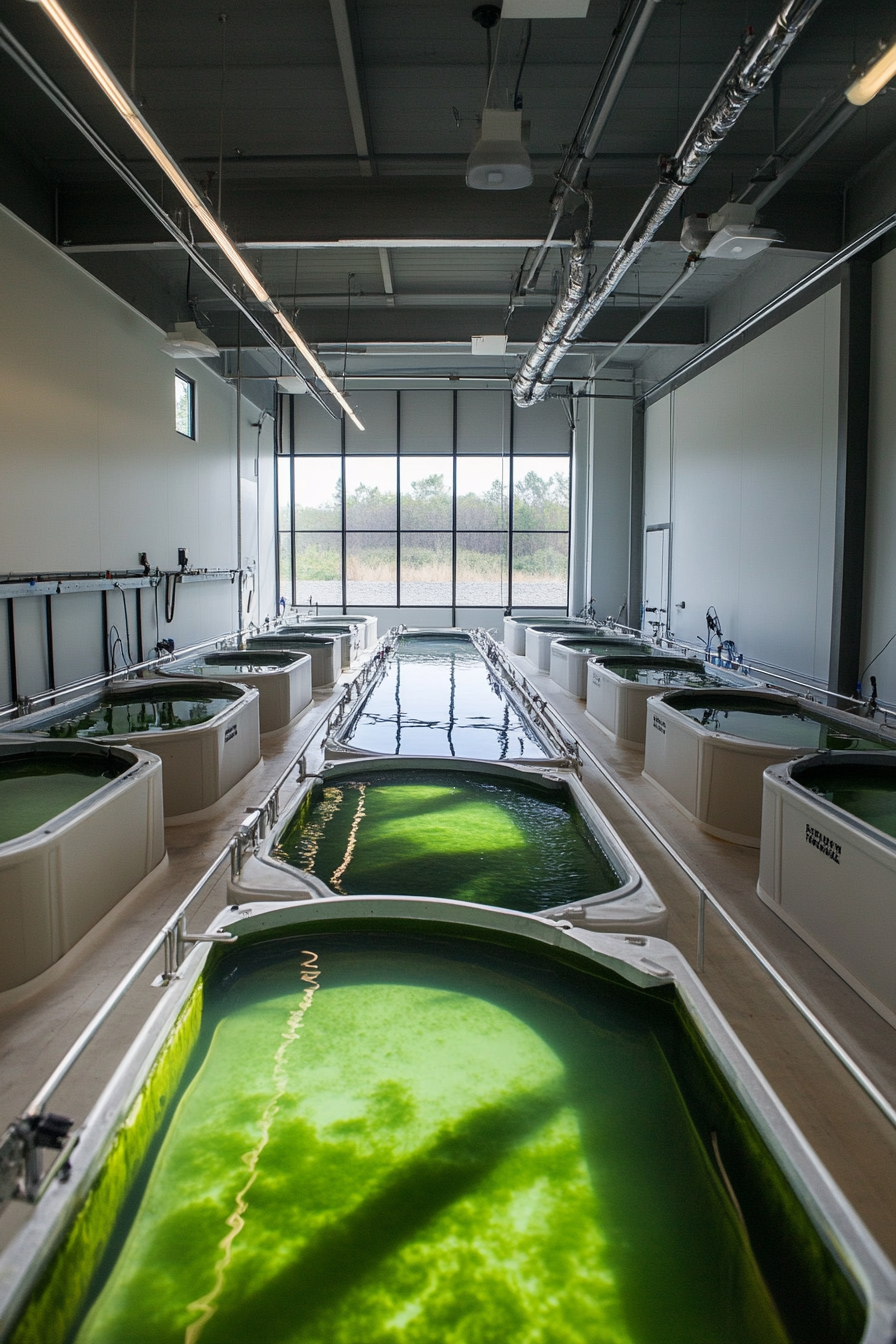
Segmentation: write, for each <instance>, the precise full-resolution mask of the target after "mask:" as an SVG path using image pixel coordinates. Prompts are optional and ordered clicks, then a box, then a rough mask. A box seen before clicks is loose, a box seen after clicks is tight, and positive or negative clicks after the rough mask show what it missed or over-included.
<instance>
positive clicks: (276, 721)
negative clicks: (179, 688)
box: [160, 649, 312, 733]
mask: <svg viewBox="0 0 896 1344" xmlns="http://www.w3.org/2000/svg"><path fill="white" fill-rule="evenodd" d="M160 675H161V676H166V677H169V676H170V677H185V676H191V677H216V678H217V679H218V680H219V681H220V680H222V679H223V680H226V681H233V682H236V684H237V685H238V686H254V687H255V689H256V690H257V691H258V718H259V726H260V728H261V731H262V733H274V732H276V731H277V730H278V729H279V728H285V727H286V726H287V724H290V723H292V721H293V719H295V718H297V717H298V715H299V714H301V713H302V710H303V709H307V708H308V706H309V705H310V704H311V698H312V692H311V657H310V655H309V654H307V653H299V652H297V651H295V652H287V651H285V650H284V651H283V652H280V651H279V650H277V649H256V650H255V651H254V652H253V653H252V654H251V655H249V654H247V653H246V652H245V651H243V652H240V650H239V649H223V650H221V649H218V650H216V651H215V652H214V653H204V654H200V655H199V656H198V657H196V658H192V659H190V658H185V659H183V660H182V661H180V662H176V663H169V664H167V665H166V666H165V667H163V668H161V669H160Z"/></svg>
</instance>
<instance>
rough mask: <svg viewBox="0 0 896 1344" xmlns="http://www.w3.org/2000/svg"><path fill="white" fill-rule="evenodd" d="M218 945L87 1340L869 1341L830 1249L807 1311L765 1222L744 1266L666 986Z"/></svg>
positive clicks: (708, 1119) (547, 968)
mask: <svg viewBox="0 0 896 1344" xmlns="http://www.w3.org/2000/svg"><path fill="white" fill-rule="evenodd" d="M253 952H254V953H255V954H257V955H253ZM220 966H221V970H220V973H219V976H218V979H217V983H216V984H213V985H211V986H209V987H207V997H206V1008H205V1021H204V1025H203V1031H202V1035H201V1038H200V1041H199V1043H198V1045H197V1047H196V1049H195V1051H194V1057H193V1061H192V1067H191V1069H190V1072H189V1074H188V1076H187V1079H186V1081H185V1084H184V1086H183V1087H182V1089H181V1092H180V1095H179V1097H178V1099H177V1101H176V1105H175V1107H174V1109H173V1113H172V1114H171V1118H170V1121H169V1123H168V1127H167V1130H166V1132H165V1133H164V1135H163V1137H162V1140H161V1144H160V1145H159V1146H157V1149H156V1152H155V1154H154V1155H153V1160H152V1161H151V1163H150V1165H149V1170H148V1171H146V1172H145V1173H144V1175H143V1178H142V1180H141V1181H140V1182H139V1183H138V1185H137V1187H136V1188H135V1190H134V1191H133V1192H132V1197H131V1199H130V1201H129V1205H128V1207H127V1209H126V1210H125V1212H124V1213H123V1215H122V1218H121V1219H120V1223H119V1226H118V1228H117V1229H116V1233H115V1236H114V1237H113V1240H112V1243H111V1244H110V1247H109V1252H108V1254H107V1257H106V1260H105V1262H104V1264H103V1266H102V1267H101V1269H100V1271H99V1273H98V1275H97V1276H96V1281H95V1283H94V1285H93V1289H92V1293H91V1298H90V1301H89V1303H88V1307H87V1310H86V1313H85V1314H83V1315H82V1317H81V1319H80V1321H78V1322H77V1323H76V1325H75V1328H74V1331H73V1333H72V1334H71V1335H70V1336H69V1338H70V1339H71V1340H75V1341H77V1344H123V1341H127V1344H200V1342H201V1344H250V1342H251V1344H435V1342H436V1341H438V1344H785V1341H788V1340H791V1339H797V1338H798V1339H800V1340H802V1339H803V1338H805V1339H806V1340H807V1341H808V1340H809V1339H811V1338H814V1339H815V1340H816V1341H820V1340H821V1339H824V1340H825V1344H845V1341H846V1340H847V1339H855V1340H858V1338H859V1334H860V1332H861V1323H860V1325H859V1330H858V1332H856V1333H853V1334H849V1335H848V1334H847V1333H845V1332H843V1331H841V1330H840V1329H836V1330H832V1329H831V1328H830V1327H831V1319H830V1317H831V1315H833V1308H832V1307H831V1306H830V1304H831V1303H834V1302H837V1294H838V1285H837V1282H836V1278H837V1273H838V1271H836V1270H834V1271H833V1273H832V1272H831V1267H830V1266H829V1265H827V1264H825V1265H823V1266H822V1268H820V1269H819V1270H818V1271H817V1274H818V1280H819V1281H818V1290H819V1291H818V1298H819V1307H818V1312H820V1313H821V1318H820V1319H818V1318H817V1316H818V1313H815V1317H813V1306H812V1302H811V1301H808V1302H807V1301H805V1300H803V1298H801V1297H800V1292H801V1291H802V1290H803V1289H804V1288H805V1281H804V1279H801V1278H800V1274H801V1270H802V1268H803V1266H802V1265H801V1264H800V1259H801V1256H800V1254H799V1253H797V1254H795V1255H794V1256H793V1257H792V1258H789V1259H788V1262H787V1263H786V1264H785V1265H781V1264H780V1263H779V1259H778V1255H779V1254H780V1252H781V1247H787V1244H788V1243H787V1236H786V1229H783V1228H782V1227H781V1226H780V1220H779V1222H778V1225H777V1230H778V1231H780V1232H782V1233H783V1240H782V1243H781V1246H777V1247H775V1248H774V1250H775V1252H776V1253H775V1254H768V1252H766V1253H765V1254H764V1256H763V1257H762V1258H761V1259H760V1261H759V1262H757V1256H756V1254H755V1252H754V1248H751V1242H750V1240H749V1239H748V1237H747V1235H746V1233H745V1231H744V1229H743V1227H742V1225H741V1222H740V1220H739V1218H738V1215H737V1212H736V1210H735V1207H734V1205H733V1202H732V1200H731V1198H730V1196H729V1194H728V1193H727V1191H726V1188H725V1185H724V1182H723V1180H722V1179H721V1177H720V1174H719V1170H718V1166H717V1163H716V1160H715V1158H714V1157H713V1156H712V1153H713V1138H712V1136H713V1135H716V1139H715V1142H716V1145H717V1147H718V1149H719V1152H720V1154H722V1155H724V1156H725V1157H727V1160H728V1163H729V1164H730V1165H729V1166H728V1167H726V1171H727V1172H728V1175H729V1179H732V1180H734V1181H735V1182H737V1181H738V1180H739V1178H740V1179H741V1189H740V1191H739V1196H740V1199H741V1200H742V1201H743V1205H744V1207H745V1208H746V1209H747V1210H748V1213H749V1215H750V1216H754V1217H755V1219H756V1221H755V1223H754V1227H757V1228H758V1227H760V1226H761V1224H762V1216H761V1215H760V1213H759V1212H755V1213H754V1210H757V1209H758V1206H759V1204H761V1195H762V1189H761V1188H757V1187H756V1185H755V1183H754V1184H753V1185H752V1186H750V1185H748V1184H747V1181H746V1173H745V1172H743V1173H742V1172H741V1168H740V1167H739V1166H738V1161H739V1156H740V1154H741V1153H743V1152H745V1151H746V1149H745V1148H744V1143H743V1135H742V1134H740V1133H739V1130H738V1126H737V1121H736V1120H735V1119H734V1117H733V1116H732V1114H731V1112H730V1110H727V1111H726V1108H725V1106H724V1105H723V1104H722V1103H721V1101H720V1100H719V1098H718V1097H716V1100H715V1101H713V1102H711V1103H710V1104H708V1105H707V1104H706V1102H705V1101H704V1102H702V1103H699V1102H696V1103H695V1099H694V1098H693V1097H686V1095H685V1091H683V1086H686V1084H683V1083H681V1082H679V1081H677V1080H676V1077H675V1076H674V1074H673V1071H672V1067H671V1065H673V1064H674V1065H677V1064H678V1063H679V1062H680V1061H681V1060H683V1059H684V1058H685V1056H686V1055H687V1051H688V1049H689V1047H688V1045H687V1040H686V1038H685V1036H684V1033H683V1031H682V1029H681V1025H680V1023H678V1022H677V1019H676V1017H675V1011H674V1007H673V1005H672V1004H671V1002H669V1001H668V1000H667V1001H662V1000H660V1001H659V1002H654V1001H652V999H651V996H650V995H647V994H643V993H639V992H637V991H634V990H632V989H630V988H629V987H627V986H625V985H623V984H621V983H619V984H616V983H611V982H609V981H607V980H604V981H601V980H600V979H598V978H597V977H596V976H589V975H585V974H582V973H579V972H576V971H574V970H573V969H572V968H570V967H566V966H563V965H562V964H560V963H551V962H548V961H547V959H546V958H542V957H531V956H526V955H525V954H523V953H517V952H515V951H514V950H512V949H509V948H505V949H502V950H501V951H500V952H498V951H496V950H494V949H489V948H488V947H485V946H480V945H477V944H471V943H468V942H466V943H465V942H462V941H461V940H450V939H444V940H439V939H435V940H433V939H424V938H423V937H418V938H413V937H408V936H404V937H401V938H399V937H398V936H388V935H376V934H372V933H370V932H365V933H359V934H356V935H354V936H352V935H346V934H332V933H331V934H327V933H317V934H314V933H313V932H312V931H310V930H309V932H308V933H307V934H305V935H304V936H303V940H302V941H300V942H298V943H297V942H296V941H295V940H292V939H289V940H283V941H282V942H281V943H279V944H277V945H276V951H275V952H272V950H271V945H270V944H268V945H267V946H265V945H258V946H256V948H255V949H250V950H249V951H247V952H243V953H240V954H237V955H236V956H235V957H231V958H230V959H229V960H228V959H227V958H225V959H224V960H223V961H222V962H221V963H220ZM682 1052H684V1053H682ZM707 1095H708V1094H707ZM732 1172H733V1173H734V1174H733V1176H732ZM754 1174H755V1172H754ZM760 1185H761V1183H760ZM770 1225H771V1226H773V1227H774V1226H775V1224H774V1221H773V1222H772V1223H771V1224H770ZM813 1235H814V1234H813ZM819 1254H820V1256H821V1258H822V1260H823V1259H824V1254H825V1253H824V1252H823V1251H820V1252H819ZM762 1260H764V1261H767V1265H768V1267H767V1268H766V1267H765V1265H763V1267H762V1268H760V1264H761V1263H762ZM764 1273H765V1274H771V1276H772V1279H773V1280H774V1279H775V1276H777V1278H778V1280H779V1281H780V1283H781V1284H783V1285H784V1300H783V1301H782V1302H780V1303H779V1305H776V1302H775V1301H774V1300H773V1298H772V1292H771V1290H770V1288H769V1286H768V1285H767V1282H766V1280H765V1279H764V1277H763V1275H764ZM825 1273H826V1274H827V1277H823V1275H824V1274H825ZM795 1280H797V1281H798V1282H794V1281H795ZM791 1284H793V1285H794V1287H793V1291H794V1296H795V1303H794V1302H789V1301H788V1300H787V1290H788V1287H789V1286H790V1285H791ZM776 1295H777V1296H778V1297H779V1298H780V1297H781V1293H780V1292H777V1293H776ZM842 1295H843V1290H842V1288H841V1289H840V1296H841V1297H842ZM788 1311H790V1315H791V1316H792V1317H793V1318H795V1319H798V1320H800V1321H802V1323H803V1324H804V1325H805V1326H807V1327H808V1328H809V1329H815V1330H816V1331H817V1333H816V1334H815V1335H814V1336H813V1335H805V1334H804V1333H803V1332H802V1331H800V1332H799V1334H798V1335H796V1336H794V1335H791V1334H790V1333H789V1332H788V1329H787V1327H786V1326H785V1324H784V1320H786V1319H787V1316H788ZM826 1312H827V1313H828V1315H825V1313H826Z"/></svg>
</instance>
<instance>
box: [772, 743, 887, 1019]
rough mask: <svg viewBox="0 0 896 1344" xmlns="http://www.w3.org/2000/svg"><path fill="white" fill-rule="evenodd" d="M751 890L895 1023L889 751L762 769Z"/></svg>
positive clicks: (813, 758) (833, 755)
mask: <svg viewBox="0 0 896 1344" xmlns="http://www.w3.org/2000/svg"><path fill="white" fill-rule="evenodd" d="M757 891H758V893H759V896H760V898H761V900H763V901H764V902H765V903H766V905H768V906H769V907H770V908H771V909H772V910H774V912H775V913H776V914H777V915H780V917H781V918H782V919H783V920H784V921H785V922H786V923H787V924H789V925H790V927H791V928H792V929H793V930H795V932H796V933H798V934H799V935H800V937H801V938H803V939H804V940H805V941H806V942H807V943H808V944H809V946H810V947H812V948H814V949H815V951H816V952H817V953H818V954H819V956H821V957H823V958H824V960H825V961H826V962H827V963H828V965H830V966H832V967H833V968H834V970H835V971H837V973H838V974H839V975H841V976H842V977H843V979H844V980H846V981H847V983H848V984H850V985H851V986H852V987H853V989H855V990H856V991H857V992H858V993H859V994H861V996H862V998H863V999H865V1001H866V1002H867V1003H870V1004H871V1006H872V1008H874V1009H876V1010H877V1012H879V1013H880V1014H881V1016H882V1017H885V1018H886V1019H887V1021H888V1022H889V1023H890V1025H891V1026H896V957H894V955H893V949H894V948H896V754H890V753H889V752H886V753H884V752H868V751H855V752H853V751H846V752H842V753H841V752H836V753H828V752H826V753H825V754H824V755H818V756H808V757H803V759H802V760H799V761H791V762H789V763H788V764H786V765H775V766H771V767H770V768H769V769H768V770H766V772H765V778H764V782H763V795H762V846H761V849H760V855H759V883H758V886H757Z"/></svg>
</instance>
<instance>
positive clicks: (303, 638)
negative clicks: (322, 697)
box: [243, 626, 342, 690]
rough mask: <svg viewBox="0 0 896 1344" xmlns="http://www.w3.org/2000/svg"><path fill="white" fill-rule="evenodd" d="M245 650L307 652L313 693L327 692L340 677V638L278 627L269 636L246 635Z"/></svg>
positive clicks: (294, 628) (293, 628) (295, 628)
mask: <svg viewBox="0 0 896 1344" xmlns="http://www.w3.org/2000/svg"><path fill="white" fill-rule="evenodd" d="M243 642H244V644H245V647H246V649H247V651H249V652H251V651H253V650H255V649H281V650H283V649H285V650H287V651H290V652H292V653H293V654H299V653H307V654H308V656H309V657H310V659H311V684H312V686H313V687H314V689H315V690H328V689H329V688H330V687H331V686H335V685H336V682H337V681H338V680H339V678H340V676H341V675H342V636H341V635H340V636H338V637H336V636H333V635H324V634H319V635H315V634H311V633H309V632H308V631H302V630H299V629H298V628H297V627H295V626H293V627H291V628H287V627H281V629H279V630H274V631H272V632H271V633H270V634H264V635H248V636H247V637H246V639H245V640H244V641H243Z"/></svg>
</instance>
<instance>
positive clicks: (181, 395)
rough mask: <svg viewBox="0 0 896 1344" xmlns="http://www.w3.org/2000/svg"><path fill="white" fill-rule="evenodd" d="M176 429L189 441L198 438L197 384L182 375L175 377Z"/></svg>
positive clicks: (178, 374)
mask: <svg viewBox="0 0 896 1344" xmlns="http://www.w3.org/2000/svg"><path fill="white" fill-rule="evenodd" d="M174 428H175V429H176V430H177V432H178V434H183V435H184V437H185V438H187V439H195V437H196V384H195V383H194V382H193V379H192V378H186V377H184V375H183V374H182V373H175V375H174Z"/></svg>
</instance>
